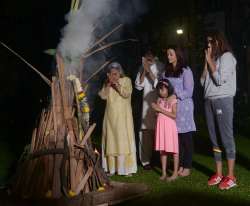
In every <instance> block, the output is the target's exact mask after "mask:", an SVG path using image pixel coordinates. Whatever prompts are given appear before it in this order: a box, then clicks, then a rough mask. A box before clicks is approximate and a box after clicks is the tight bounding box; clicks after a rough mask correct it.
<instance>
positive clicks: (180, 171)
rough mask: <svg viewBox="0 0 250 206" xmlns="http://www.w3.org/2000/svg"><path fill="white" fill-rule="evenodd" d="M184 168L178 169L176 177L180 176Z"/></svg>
mask: <svg viewBox="0 0 250 206" xmlns="http://www.w3.org/2000/svg"><path fill="white" fill-rule="evenodd" d="M183 170H184V168H183V167H180V168H179V170H178V172H177V173H178V175H180V174H181V173H182V172H183Z"/></svg>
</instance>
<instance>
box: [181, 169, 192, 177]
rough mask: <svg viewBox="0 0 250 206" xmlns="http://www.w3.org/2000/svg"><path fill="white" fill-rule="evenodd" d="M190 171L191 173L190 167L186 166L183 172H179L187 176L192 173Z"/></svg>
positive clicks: (182, 175)
mask: <svg viewBox="0 0 250 206" xmlns="http://www.w3.org/2000/svg"><path fill="white" fill-rule="evenodd" d="M190 173H191V171H190V169H188V168H185V169H184V170H183V171H182V173H180V174H179V176H181V177H187V176H189V175H190Z"/></svg>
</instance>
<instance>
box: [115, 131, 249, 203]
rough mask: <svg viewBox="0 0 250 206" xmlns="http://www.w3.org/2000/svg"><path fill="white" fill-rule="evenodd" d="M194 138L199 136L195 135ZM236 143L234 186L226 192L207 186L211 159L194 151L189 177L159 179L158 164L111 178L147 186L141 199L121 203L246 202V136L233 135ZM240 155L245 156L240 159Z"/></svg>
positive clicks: (210, 172) (247, 167) (210, 170)
mask: <svg viewBox="0 0 250 206" xmlns="http://www.w3.org/2000/svg"><path fill="white" fill-rule="evenodd" d="M196 138H199V137H198V136H196ZM201 138H202V137H201ZM199 141H202V140H201V139H200V140H199ZM237 144H238V148H240V151H239V154H238V163H237V165H236V171H235V172H236V174H237V180H238V186H237V187H235V188H232V189H231V190H228V191H220V190H219V189H218V187H216V186H215V187H208V186H207V179H208V177H209V175H211V174H212V173H213V169H214V162H213V159H212V157H210V156H207V155H203V154H197V153H196V154H195V155H194V158H193V167H194V168H193V170H192V174H191V176H189V177H186V178H179V179H177V180H176V181H174V182H171V183H167V182H163V181H160V180H159V177H160V173H161V171H160V168H158V167H156V168H155V169H154V170H153V171H150V172H148V171H144V170H143V169H142V168H141V167H139V171H138V173H137V174H135V175H134V176H133V177H122V176H114V177H112V180H115V181H122V182H133V183H144V184H146V185H148V187H149V189H150V192H149V193H148V194H146V195H145V196H144V197H143V198H139V199H136V200H133V201H129V202H126V203H123V204H122V205H131V206H132V205H181V206H182V205H183V206H184V205H192V206H203V205H207V206H208V205H209V206H210V205H211V206H215V205H229V206H236V205H250V171H249V168H250V158H249V157H250V155H249V154H248V152H249V145H250V139H247V138H244V137H237ZM242 156H243V157H245V159H244V161H242ZM224 165H225V164H224ZM224 171H226V168H224Z"/></svg>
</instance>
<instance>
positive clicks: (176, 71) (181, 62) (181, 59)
mask: <svg viewBox="0 0 250 206" xmlns="http://www.w3.org/2000/svg"><path fill="white" fill-rule="evenodd" d="M168 49H173V50H174V51H175V54H176V58H177V64H176V66H175V68H174V67H173V65H172V64H171V63H167V64H166V66H165V73H164V75H165V77H179V76H180V75H181V74H182V73H183V69H184V68H186V67H187V64H186V57H185V55H184V52H183V50H182V49H181V48H180V47H177V46H175V45H170V46H168V47H167V49H166V52H167V50H168Z"/></svg>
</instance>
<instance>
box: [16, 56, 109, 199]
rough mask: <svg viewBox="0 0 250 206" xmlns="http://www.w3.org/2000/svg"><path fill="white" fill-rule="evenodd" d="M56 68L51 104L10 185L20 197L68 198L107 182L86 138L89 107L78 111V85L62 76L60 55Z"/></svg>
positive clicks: (96, 188) (98, 158) (42, 114)
mask: <svg viewBox="0 0 250 206" xmlns="http://www.w3.org/2000/svg"><path fill="white" fill-rule="evenodd" d="M57 69H58V72H57V76H54V77H53V78H52V82H51V103H50V106H49V107H48V108H47V109H44V110H43V111H42V113H41V117H40V121H39V124H38V126H37V128H35V129H34V131H33V135H32V141H31V144H30V148H29V150H28V152H27V154H26V155H25V158H23V159H22V160H21V161H20V162H19V165H18V170H17V174H16V177H15V181H14V184H13V187H12V192H13V193H14V194H17V195H19V196H20V195H21V196H22V197H25V198H44V197H48V198H60V197H62V196H67V197H73V196H76V195H79V194H86V193H88V192H92V191H100V190H105V189H106V188H108V186H109V180H108V178H107V176H106V174H105V172H104V171H103V169H102V167H101V164H100V154H99V153H98V151H97V150H96V149H94V148H93V145H92V143H91V140H90V136H91V133H92V132H93V130H94V128H95V124H93V125H90V126H89V122H88V115H89V114H88V112H89V111H87V110H86V109H85V111H84V110H82V108H81V105H80V99H79V91H78V90H77V85H76V84H75V82H74V81H70V80H68V79H67V77H65V75H64V64H63V61H62V59H61V58H60V57H57Z"/></svg>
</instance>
